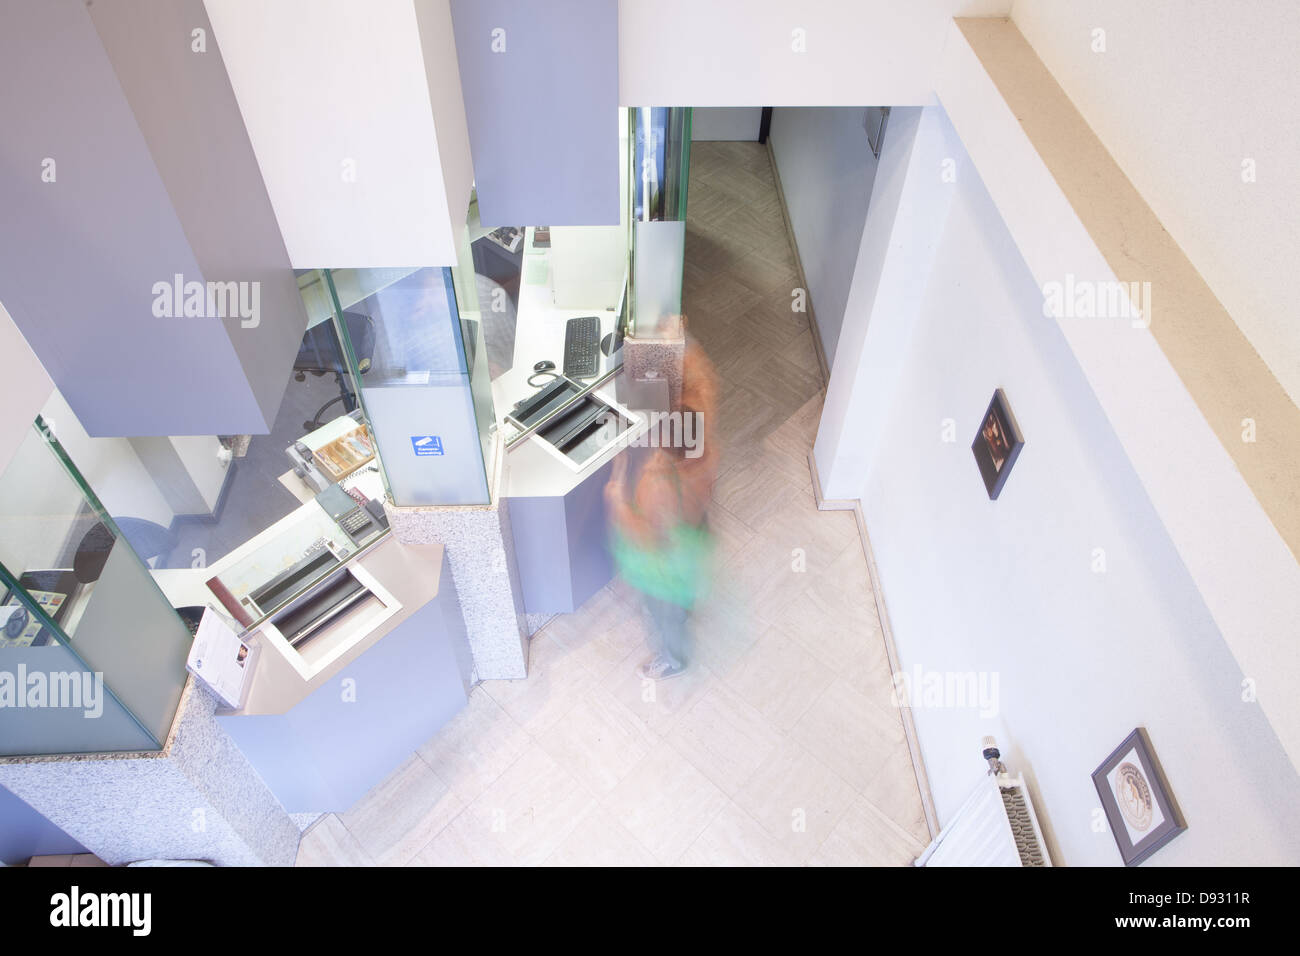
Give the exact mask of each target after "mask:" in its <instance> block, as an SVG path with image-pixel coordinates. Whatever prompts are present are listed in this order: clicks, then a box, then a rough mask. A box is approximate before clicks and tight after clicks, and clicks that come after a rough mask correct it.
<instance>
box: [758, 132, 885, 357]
mask: <svg viewBox="0 0 1300 956" xmlns="http://www.w3.org/2000/svg"><path fill="white" fill-rule="evenodd" d="M865 116H866V108H865V107H833V108H814V107H781V108H779V109H775V110H773V111H772V128H771V130H770V131H769V133H768V138H769V141H770V142H771V144H772V155H773V156H775V157H776V168H777V172H778V173H779V174H780V177H781V189H782V191H783V192H784V193H785V204H786V208H787V209H788V210H789V212H790V224H791V226H792V227H793V229H794V237H795V242H796V243H797V245H798V247H799V260H800V262H802V263H803V270H804V274H805V276H806V277H807V279H808V286H809V289H808V293H809V295H808V297H809V299H810V300H811V301H812V306H813V314H814V316H815V317H816V319H817V330H818V332H820V333H821V339H822V347H823V348H824V349H825V350H826V361H827V362H828V363H832V362H834V358H835V345H836V343H837V342H838V341H839V337H840V326H841V324H842V323H843V321H844V307H845V304H846V303H847V302H848V298H849V286H850V285H851V284H852V282H853V271H854V267H855V266H856V264H857V258H858V246H859V244H860V243H861V240H862V226H863V223H865V222H866V218H867V205H868V202H869V200H870V198H871V187H872V182H873V181H874V179H875V175H876V157H875V156H874V155H873V154H872V152H871V147H870V146H868V145H867V131H866V127H864V126H863V120H864V119H865ZM886 135H888V133H886Z"/></svg>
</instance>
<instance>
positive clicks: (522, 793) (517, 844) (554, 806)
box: [467, 747, 596, 866]
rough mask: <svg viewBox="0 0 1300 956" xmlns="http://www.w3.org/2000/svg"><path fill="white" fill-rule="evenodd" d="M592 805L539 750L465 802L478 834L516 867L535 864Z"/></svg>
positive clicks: (582, 789)
mask: <svg viewBox="0 0 1300 956" xmlns="http://www.w3.org/2000/svg"><path fill="white" fill-rule="evenodd" d="M595 805H596V798H595V797H594V796H593V795H592V794H591V792H590V791H588V790H587V788H586V787H584V786H583V785H582V784H581V783H579V782H578V780H577V779H576V778H575V777H574V776H573V775H572V774H571V773H569V772H568V771H567V770H565V769H564V768H563V767H561V766H560V765H559V764H558V763H556V761H555V760H554V759H553V758H552V757H551V756H550V755H549V754H547V753H546V752H545V751H543V750H542V749H541V748H540V747H534V748H530V749H529V750H528V751H526V752H525V753H524V755H523V756H522V757H520V758H519V759H518V760H517V761H515V763H514V764H512V765H511V766H510V768H509V769H508V770H506V772H505V773H503V774H502V775H501V776H500V777H499V778H497V780H496V781H494V782H493V783H492V785H491V786H489V787H488V788H487V789H486V790H484V791H483V793H482V794H480V795H479V797H478V799H477V800H475V801H474V802H473V803H472V804H470V806H469V809H468V811H467V812H468V813H469V814H470V815H471V817H472V822H473V823H474V824H476V826H477V830H478V833H479V834H480V835H481V834H483V833H484V832H486V833H489V834H491V835H492V836H493V837H494V838H495V840H496V841H498V842H499V844H500V845H501V846H502V847H503V848H504V849H505V851H506V852H507V853H508V854H509V855H510V857H511V859H513V860H514V861H515V862H516V863H518V864H519V865H521V866H536V865H538V864H539V863H541V862H542V861H543V860H545V859H546V857H547V856H549V855H550V854H551V853H552V852H553V851H554V850H555V848H556V847H558V846H559V845H560V844H561V843H563V842H564V840H565V839H566V838H567V837H568V835H569V834H570V833H571V832H572V831H573V829H574V828H575V827H576V826H577V825H578V823H579V822H580V821H581V820H582V817H583V815H584V814H586V813H587V811H589V810H590V809H591V808H592V807H594V806H595Z"/></svg>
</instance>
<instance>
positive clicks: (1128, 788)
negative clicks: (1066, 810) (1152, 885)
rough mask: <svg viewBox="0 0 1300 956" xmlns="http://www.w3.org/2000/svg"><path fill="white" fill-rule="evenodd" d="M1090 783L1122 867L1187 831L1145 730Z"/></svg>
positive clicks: (1130, 738)
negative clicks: (1113, 838)
mask: <svg viewBox="0 0 1300 956" xmlns="http://www.w3.org/2000/svg"><path fill="white" fill-rule="evenodd" d="M1092 782H1093V785H1094V786H1096V788H1097V795H1098V796H1100V797H1101V806H1102V809H1103V810H1105V811H1106V819H1107V821H1109V823H1110V832H1111V834H1112V835H1113V836H1114V837H1115V843H1116V844H1117V845H1118V846H1119V855H1120V856H1121V857H1122V858H1123V860H1124V865H1125V866H1137V865H1138V864H1139V863H1141V862H1142V861H1144V860H1145V859H1146V858H1147V857H1149V856H1150V855H1151V854H1152V853H1154V852H1156V850H1158V849H1160V848H1161V847H1162V846H1164V845H1165V844H1166V843H1168V842H1169V841H1170V840H1172V839H1173V838H1174V837H1176V836H1178V834H1180V833H1182V832H1183V831H1184V830H1186V829H1187V824H1186V823H1185V822H1183V815H1182V812H1181V811H1180V810H1179V809H1178V804H1177V803H1176V802H1175V801H1174V795H1173V793H1172V792H1171V791H1170V789H1169V783H1168V782H1167V781H1166V780H1165V775H1164V772H1163V771H1162V770H1161V769H1160V764H1159V762H1158V761H1157V760H1156V755H1155V751H1154V750H1153V749H1152V747H1151V739H1150V738H1149V737H1148V736H1147V732H1146V728H1144V727H1138V728H1137V729H1136V730H1134V731H1133V733H1131V734H1129V735H1128V736H1127V737H1126V738H1124V742H1123V743H1122V744H1120V745H1119V746H1118V747H1116V748H1115V749H1114V750H1113V751H1112V752H1111V754H1110V756H1109V757H1107V758H1106V759H1105V760H1103V761H1102V764H1101V766H1100V767H1098V768H1097V769H1096V770H1094V771H1093V772H1092Z"/></svg>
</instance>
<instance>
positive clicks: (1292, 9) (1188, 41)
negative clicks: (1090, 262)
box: [1012, 0, 1300, 403]
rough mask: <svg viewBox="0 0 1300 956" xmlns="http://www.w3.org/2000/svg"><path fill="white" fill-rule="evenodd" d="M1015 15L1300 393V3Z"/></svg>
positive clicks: (1020, 4)
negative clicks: (1099, 44) (1097, 48)
mask: <svg viewBox="0 0 1300 956" xmlns="http://www.w3.org/2000/svg"><path fill="white" fill-rule="evenodd" d="M1012 19H1013V20H1014V22H1015V24H1016V26H1017V27H1019V28H1020V31H1021V33H1023V34H1024V35H1025V38H1026V39H1027V40H1028V41H1029V42H1030V44H1031V45H1032V46H1033V47H1034V50H1035V51H1036V52H1037V53H1038V56H1039V58H1040V59H1042V61H1043V63H1044V64H1045V65H1046V66H1047V68H1048V69H1049V70H1051V72H1052V75H1053V76H1055V77H1056V80H1057V82H1058V83H1060V84H1061V87H1062V88H1063V89H1064V90H1065V92H1066V94H1067V95H1068V96H1069V97H1070V99H1071V100H1072V101H1073V102H1074V105H1075V106H1076V107H1078V109H1079V112H1080V113H1082V114H1083V117H1084V119H1086V120H1087V121H1088V124H1089V125H1090V126H1091V127H1092V128H1093V130H1094V131H1095V132H1096V133H1097V135H1098V137H1099V138H1100V139H1101V141H1102V142H1103V143H1105V145H1106V148H1107V149H1108V150H1109V151H1110V153H1111V155H1112V156H1113V157H1114V158H1115V160H1116V162H1117V163H1119V166H1120V168H1121V169H1123V170H1124V173H1125V174H1126V175H1127V176H1128V178H1129V179H1130V180H1131V181H1132V182H1133V185H1134V186H1135V187H1136V188H1137V190H1138V192H1140V193H1141V194H1142V197H1143V198H1144V199H1145V200H1146V201H1147V203H1148V204H1149V205H1150V206H1151V208H1152V210H1153V211H1154V212H1155V214H1156V215H1157V216H1158V217H1159V218H1160V221H1161V223H1162V224H1163V225H1164V227H1165V228H1166V229H1168V230H1169V233H1170V235H1172V236H1173V238H1174V240H1175V241H1176V242H1177V243H1178V244H1179V245H1180V246H1181V247H1182V249H1183V251H1184V252H1185V253H1186V254H1187V257H1188V258H1189V259H1190V260H1191V261H1192V263H1193V264H1194V265H1195V266H1196V268H1197V269H1198V270H1199V271H1200V273H1201V274H1202V275H1203V276H1204V277H1205V279H1206V281H1207V282H1208V283H1209V286H1210V288H1211V289H1212V290H1213V291H1214V293H1215V295H1216V296H1217V297H1218V299H1219V301H1221V302H1222V303H1223V305H1224V307H1225V308H1226V309H1227V310H1228V312H1229V313H1230V314H1231V315H1232V317H1233V319H1234V320H1235V321H1236V322H1237V324H1238V325H1239V326H1240V327H1241V329H1242V331H1243V332H1244V333H1245V334H1246V337H1247V338H1248V339H1249V340H1250V342H1251V344H1252V345H1254V346H1255V348H1256V350H1257V351H1258V352H1259V353H1260V356H1261V357H1262V358H1263V359H1264V361H1265V362H1267V363H1268V365H1269V367H1270V368H1271V369H1272V371H1273V373H1274V374H1275V375H1276V376H1277V378H1278V380H1279V381H1280V382H1281V383H1282V386H1283V387H1284V388H1285V389H1286V390H1287V391H1288V393H1289V394H1290V395H1291V397H1292V399H1293V400H1295V401H1297V403H1300V321H1297V310H1296V306H1295V291H1294V286H1295V263H1296V262H1297V261H1300V229H1297V228H1296V223H1297V222H1298V221H1300V189H1297V188H1296V179H1295V163H1296V157H1297V156H1300V111H1297V109H1296V103H1297V102H1300V71H1298V70H1296V50H1297V49H1300V6H1298V5H1296V4H1295V3H1293V2H1291V0H1255V2H1251V3H1220V4H1190V3H1186V2H1179V0H1154V2H1145V3H1132V2H1130V0H1092V2H1089V3H1086V4H1084V3H1062V2H1054V0H1016V3H1015V6H1014V8H1013V9H1012ZM1095 28H1100V29H1103V30H1104V31H1105V52H1094V51H1093V48H1092V45H1093V36H1092V31H1093V30H1094V29H1095ZM1246 159H1253V160H1254V161H1255V165H1256V171H1257V180H1256V181H1255V182H1253V183H1247V182H1243V181H1242V163H1243V161H1244V160H1246Z"/></svg>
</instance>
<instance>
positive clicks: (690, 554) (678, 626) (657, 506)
mask: <svg viewBox="0 0 1300 956" xmlns="http://www.w3.org/2000/svg"><path fill="white" fill-rule="evenodd" d="M682 372H683V374H682V392H681V398H680V400H679V401H678V403H677V407H676V408H674V409H673V412H674V413H675V414H674V415H672V416H669V417H668V418H667V419H666V420H664V421H661V422H659V425H660V426H661V428H662V429H663V431H661V432H660V434H659V436H658V438H659V441H658V443H657V444H658V445H659V447H656V448H652V449H650V450H649V454H648V456H647V457H646V459H645V461H644V464H643V465H642V467H641V469H640V472H639V474H638V475H637V477H636V481H635V485H634V486H632V485H631V483H630V482H629V480H628V473H629V466H628V457H629V455H630V454H631V452H630V450H629V451H624V452H622V453H621V454H619V455H618V456H617V457H616V458H615V459H614V465H613V474H612V475H611V477H610V480H609V482H608V483H607V484H606V486H605V501H606V505H607V506H608V509H609V517H610V525H611V527H612V540H611V551H612V553H613V557H614V562H615V564H616V566H617V567H618V571H619V574H620V575H622V577H623V579H624V580H625V581H627V583H628V584H629V585H630V586H631V587H633V588H634V589H636V590H637V591H638V592H639V593H640V594H641V597H642V600H643V601H644V602H645V606H646V610H647V611H648V612H649V615H650V619H651V621H652V622H653V630H652V634H651V651H652V653H651V656H650V657H649V658H648V659H647V660H646V661H645V662H643V663H642V664H641V666H640V667H639V668H638V669H637V673H638V674H639V675H640V676H641V677H642V678H648V679H650V680H667V679H669V678H672V677H677V676H679V675H680V674H682V673H683V672H684V671H685V670H686V667H687V665H688V663H689V662H690V657H691V643H692V641H691V633H690V614H691V610H692V609H693V608H694V607H695V605H696V604H697V602H698V601H699V600H700V598H701V597H703V595H704V594H705V593H706V592H707V589H708V583H709V571H710V564H711V561H712V554H713V536H712V534H710V532H709V529H708V520H707V519H708V506H709V501H710V499H711V497H712V494H713V482H714V480H715V479H716V477H717V461H718V448H717V443H716V441H715V440H714V436H715V431H714V429H715V410H716V407H717V401H716V389H717V384H716V376H715V374H714V372H713V367H712V365H711V363H710V362H709V360H708V358H707V357H706V356H705V355H704V351H703V349H701V348H700V346H699V345H698V343H696V342H695V341H694V340H688V342H687V346H686V352H685V355H684V357H683V361H682ZM674 419H675V421H674ZM674 425H676V428H675V434H673V432H674V428H673V426H674Z"/></svg>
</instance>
